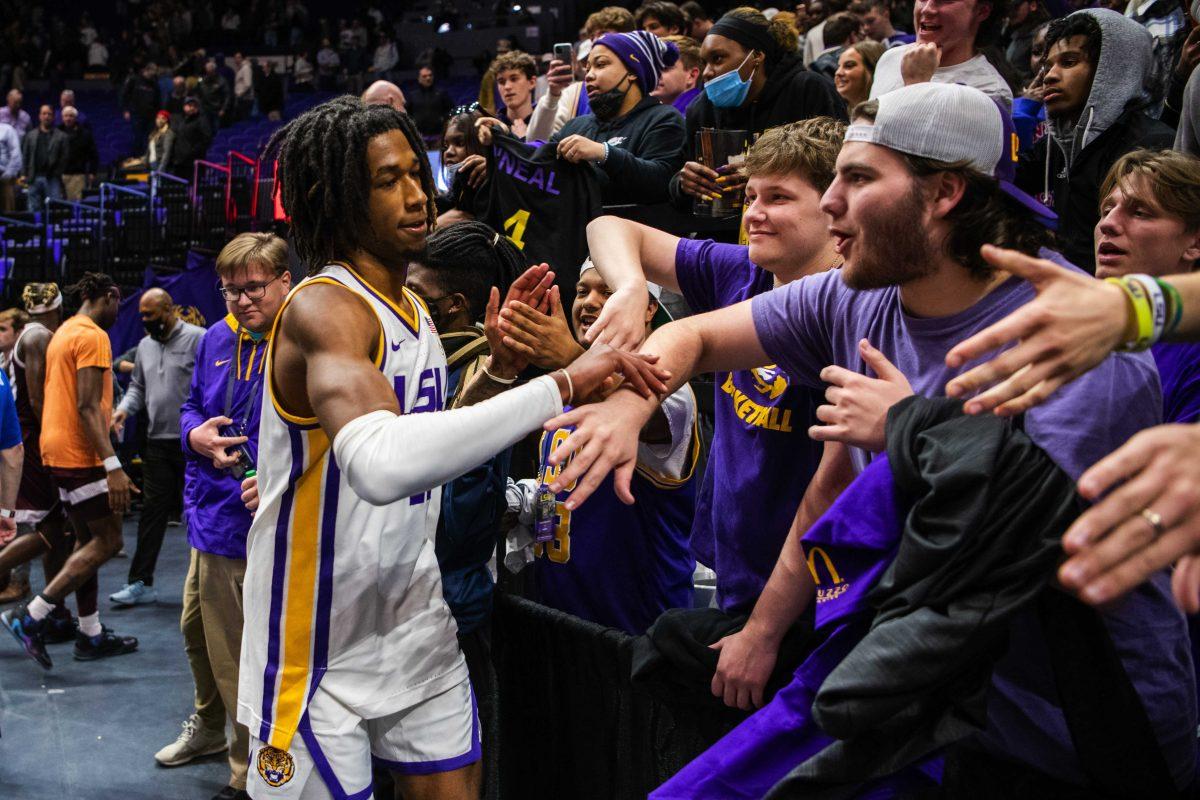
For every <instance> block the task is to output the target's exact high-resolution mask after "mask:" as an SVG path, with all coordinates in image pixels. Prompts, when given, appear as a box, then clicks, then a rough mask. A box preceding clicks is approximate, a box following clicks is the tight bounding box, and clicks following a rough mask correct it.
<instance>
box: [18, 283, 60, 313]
mask: <svg viewBox="0 0 1200 800" xmlns="http://www.w3.org/2000/svg"><path fill="white" fill-rule="evenodd" d="M58 295H59V291H58V284H57V283H27V284H25V288H24V289H22V290H21V303H22V304H23V305H24V306H25V308H27V309H28V308H37V307H38V306H48V305H50V304H51V303H53V302H54V298H56V297H58Z"/></svg>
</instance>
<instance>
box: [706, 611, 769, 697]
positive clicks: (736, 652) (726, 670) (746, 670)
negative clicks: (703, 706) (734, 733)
mask: <svg viewBox="0 0 1200 800" xmlns="http://www.w3.org/2000/svg"><path fill="white" fill-rule="evenodd" d="M710 647H711V648H712V649H713V650H719V651H720V652H721V655H720V656H719V657H718V658H717V671H716V673H715V674H714V675H713V679H712V693H713V696H715V697H720V698H722V699H723V700H724V701H725V705H727V706H729V707H730V708H740V709H742V710H743V711H749V710H750V709H752V708H762V704H763V689H764V688H766V685H767V681H768V680H769V679H770V677H771V670H773V669H775V659H776V658H777V657H778V655H779V645H778V644H776V643H773V642H769V641H766V640H765V639H763V638H762V637H760V636H756V635H755V634H754V632H753V631H752V630H750V629H749V628H743V629H742V630H740V631H738V632H737V633H731V634H729V635H728V636H726V637H724V638H723V639H721V640H720V641H718V642H717V643H716V644H713V645H710Z"/></svg>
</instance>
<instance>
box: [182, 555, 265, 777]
mask: <svg viewBox="0 0 1200 800" xmlns="http://www.w3.org/2000/svg"><path fill="white" fill-rule="evenodd" d="M245 576H246V562H245V561H240V560H237V559H232V558H224V557H222V556H215V555H212V554H211V553H202V552H200V551H199V550H196V549H193V550H192V561H191V564H190V565H189V566H188V574H187V579H186V580H185V581H184V584H183V613H182V615H181V616H180V620H179V628H180V630H182V631H183V648H184V651H185V652H186V653H187V657H188V663H189V664H190V665H191V668H192V678H193V680H194V681H195V683H196V714H197V715H198V716H199V717H200V722H201V724H202V725H204V726H205V727H207V728H208V729H210V730H223V729H224V728H225V720H226V718H228V719H229V720H230V721H231V722H232V723H233V741H231V742H230V744H229V772H230V778H229V784H230V785H231V786H233V787H234V788H235V789H245V788H246V761H247V759H248V758H249V754H250V734H249V731H247V730H246V727H245V726H244V725H239V724H238V723H237V693H238V662H239V660H240V659H241V656H242V581H243V580H244V579H245Z"/></svg>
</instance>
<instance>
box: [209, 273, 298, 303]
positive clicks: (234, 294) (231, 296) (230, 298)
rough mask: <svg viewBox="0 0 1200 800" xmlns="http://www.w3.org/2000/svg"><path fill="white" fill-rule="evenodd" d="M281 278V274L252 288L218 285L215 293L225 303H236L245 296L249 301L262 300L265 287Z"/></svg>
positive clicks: (265, 290) (265, 291)
mask: <svg viewBox="0 0 1200 800" xmlns="http://www.w3.org/2000/svg"><path fill="white" fill-rule="evenodd" d="M282 277H283V275H282V273H281V274H279V275H276V276H275V277H274V278H271V280H269V281H267V282H266V283H260V284H257V285H254V286H244V287H241V288H238V287H237V286H222V285H221V284H219V283H218V284H217V291H218V292H220V293H221V297H222V299H224V300H225V302H227V303H236V302H237V301H238V299H239V298H240V297H241V296H242V295H246V297H248V298H250V299H251V300H262V299H263V295H265V294H266V293H267V287H268V286H270V285H271V284H272V283H274V282H275V281H277V280H279V279H280V278H282Z"/></svg>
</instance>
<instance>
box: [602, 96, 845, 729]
mask: <svg viewBox="0 0 1200 800" xmlns="http://www.w3.org/2000/svg"><path fill="white" fill-rule="evenodd" d="M843 130H844V126H843V125H841V124H840V123H836V122H834V121H833V120H808V121H805V122H799V123H794V124H792V125H786V126H783V127H780V128H776V129H774V130H772V131H769V132H767V133H765V134H763V136H762V137H761V138H760V139H759V141H758V142H757V143H756V144H755V145H754V146H753V147H752V148H751V149H750V152H749V153H748V154H747V159H746V169H747V173H748V176H749V180H748V188H747V199H748V200H749V203H750V204H749V207H748V208H747V210H746V214H745V225H746V230H747V234H748V239H749V246H748V247H747V246H739V245H733V244H718V243H716V242H712V241H693V240H688V239H680V238H678V237H676V236H672V235H670V234H668V233H664V232H662V231H658V230H655V229H653V228H650V227H647V226H645V225H640V224H638V223H635V222H631V221H629V220H624V219H619V218H617V217H601V218H599V219H597V220H594V221H593V222H592V223H591V224H590V225H589V226H588V243H589V249H590V251H591V253H592V260H593V262H594V263H595V264H596V266H597V268H598V269H599V270H600V272H601V274H603V275H604V276H605V279H606V280H607V281H608V283H609V285H610V286H612V287H613V289H614V294H613V297H612V298H611V299H610V300H609V302H608V303H607V304H606V305H605V308H604V312H603V313H602V315H601V318H600V320H598V321H597V323H596V327H598V328H601V329H604V328H607V329H608V334H607V335H608V336H610V337H611V336H614V335H617V336H620V332H619V331H618V330H617V329H618V328H619V327H620V326H621V325H622V324H623V322H624V319H623V318H621V316H620V315H616V314H613V313H611V312H610V311H609V309H610V307H614V306H618V307H619V306H621V305H622V304H623V303H625V302H626V298H627V297H628V298H629V301H630V303H631V305H630V306H629V307H631V308H632V307H633V306H632V304H636V303H638V302H640V303H643V304H644V302H645V301H644V300H639V299H637V298H638V297H639V293H640V296H642V297H644V295H645V289H644V286H645V283H646V280H647V279H649V280H651V281H653V282H655V283H658V284H660V285H664V286H666V287H667V288H669V289H672V290H674V291H677V292H679V293H681V294H682V295H683V297H684V299H685V300H686V301H687V303H688V305H689V306H690V307H691V309H692V310H693V311H696V312H706V311H713V310H715V309H718V308H724V307H726V306H730V305H733V304H735V303H739V302H741V301H743V300H747V299H749V298H751V297H754V296H755V295H758V294H761V293H763V292H767V291H770V290H771V289H772V288H774V287H775V286H781V285H784V284H787V283H789V282H791V281H793V280H796V279H798V278H800V277H802V276H804V275H812V274H815V273H818V272H823V271H825V270H827V269H829V268H830V267H832V266H835V265H836V264H838V263H839V262H840V260H841V259H840V258H839V257H838V255H837V253H836V252H834V249H833V242H832V240H831V239H830V237H829V233H828V231H827V230H826V228H825V223H824V220H823V219H822V217H821V213H820V208H819V204H820V199H821V193H822V192H823V191H824V190H825V189H826V188H828V186H829V184H830V182H831V181H832V180H833V169H834V163H835V161H836V159H837V152H838V149H839V148H840V147H841V139H842V133H843ZM630 319H631V320H632V321H633V322H634V324H636V320H635V319H633V318H632V317H630ZM636 334H637V329H636V328H633V330H632V332H631V335H630V336H629V337H628V339H626V340H622V342H621V343H619V345H618V346H634V345H636V344H637V343H638V342H639V341H640V339H639V338H637V336H636ZM713 383H714V387H713V389H714V391H713V407H714V428H713V438H712V445H711V447H710V450H709V453H710V455H709V462H708V469H707V470H706V472H705V474H704V483H703V485H702V487H701V490H700V496H699V498H698V500H697V502H696V516H695V521H694V523H693V525H692V531H691V538H690V545H691V551H692V554H693V555H694V556H695V558H696V560H697V561H699V562H700V563H702V564H704V565H706V566H708V567H711V568H712V569H713V570H714V571H715V572H716V576H717V581H716V582H717V601H718V603H719V605H720V607H721V609H722V610H724V611H725V612H726V613H728V614H730V615H741V614H747V613H750V612H751V611H752V610H753V609H755V607H756V603H757V602H758V600H759V596H760V595H761V594H762V591H763V587H764V586H765V585H766V583H767V580H768V578H770V576H771V573H772V571H773V570H775V569H777V567H776V562H779V561H780V560H781V559H780V553H781V551H783V549H784V546H785V545H784V542H785V540H788V533H789V531H790V530H792V527H793V522H794V521H795V522H796V524H797V526H798V528H799V533H798V534H797V535H796V537H795V545H794V547H795V550H796V552H797V553H798V552H799V534H803V532H804V529H806V528H807V526H808V524H809V523H810V522H811V521H812V520H813V519H815V517H816V516H817V514H819V513H820V510H821V509H823V508H824V507H825V506H827V505H828V504H829V503H830V502H832V499H833V497H834V496H836V490H840V488H841V487H842V486H844V485H845V484H846V483H848V482H849V479H850V477H851V476H850V474H849V462H848V460H847V459H846V458H845V454H844V448H841V447H840V446H837V445H835V446H834V447H835V448H836V450H837V455H840V456H841V457H840V458H838V457H834V455H832V454H831V456H830V457H828V458H827V459H826V462H825V464H824V466H823V467H822V469H821V471H820V473H819V474H820V475H821V476H822V478H821V479H819V480H817V482H816V484H815V486H816V488H817V489H819V488H820V487H822V486H823V485H825V484H834V485H835V491H834V492H831V493H829V494H830V496H829V497H828V498H827V499H826V500H824V501H822V500H819V499H817V495H818V492H817V491H816V490H814V492H813V493H812V494H810V496H809V502H808V503H806V504H805V506H804V508H806V509H807V512H806V513H807V515H808V516H807V517H806V516H805V514H803V513H802V514H801V517H800V519H797V511H798V509H800V508H801V498H803V497H805V493H806V491H808V490H809V486H810V483H812V482H813V480H814V475H816V474H818V465H820V464H822V450H823V448H824V445H823V444H822V443H821V442H819V441H815V440H813V439H811V438H810V437H809V435H808V429H809V427H810V426H812V425H813V424H814V423H815V422H816V416H815V415H816V410H817V407H818V406H820V405H821V403H822V402H823V392H822V390H821V389H813V388H811V387H806V386H799V385H796V383H795V382H794V381H791V380H790V379H789V377H788V374H787V372H786V370H783V369H781V368H779V367H778V366H776V365H774V364H768V363H767V362H766V361H763V362H761V364H759V365H756V366H755V367H754V368H753V369H737V370H719V371H717V372H716V374H715V375H714V376H713ZM839 469H840V472H841V473H842V474H841V475H840V476H839V475H838V474H837V473H838V471H839ZM814 508H815V509H816V512H815V513H813V509H814ZM802 559H803V557H802V555H801V556H799V557H798V558H797V559H796V562H797V563H796V564H795V565H794V567H795V568H796V569H799V570H804V569H805V568H804V567H803V566H800V562H802ZM785 560H786V559H785ZM778 569H783V570H784V571H785V572H786V571H787V569H788V567H787V565H786V564H784V565H781V567H779V568H778ZM772 605H773V603H772V601H771V600H770V599H768V601H767V604H766V606H765V607H764V610H765V609H766V608H769V607H771V606H772ZM788 605H789V606H794V605H796V604H795V603H789V604H788ZM800 610H803V605H801V606H800ZM798 613H799V612H798V611H796V612H795V613H789V614H788V615H787V616H786V617H778V616H777V615H776V616H774V617H773V618H772V619H769V620H768V619H765V618H764V617H765V615H764V614H762V613H759V612H757V611H756V612H755V613H754V614H753V615H752V616H751V622H749V623H747V625H746V626H745V628H743V631H742V632H741V633H737V634H733V635H731V636H730V637H727V638H726V639H724V640H722V641H721V643H720V644H719V645H718V647H719V648H720V650H721V654H720V656H719V662H718V665H717V681H716V682H715V683H714V685H713V687H712V688H713V692H714V694H716V695H717V696H720V697H724V698H725V700H726V702H727V703H728V704H729V705H731V706H732V705H737V706H740V707H742V708H745V709H749V708H750V707H751V705H752V704H753V705H755V706H757V705H761V704H762V690H763V685H764V684H765V683H766V679H767V676H768V675H769V674H770V672H771V669H772V666H773V664H774V653H775V651H776V650H777V649H778V640H779V638H781V637H782V636H783V635H784V634H785V633H786V632H787V630H788V628H789V626H790V625H791V624H792V622H794V621H795V618H796V616H797V615H798ZM766 654H769V656H770V658H769V662H770V663H768V659H765V658H764V655H766ZM789 668H790V665H789Z"/></svg>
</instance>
